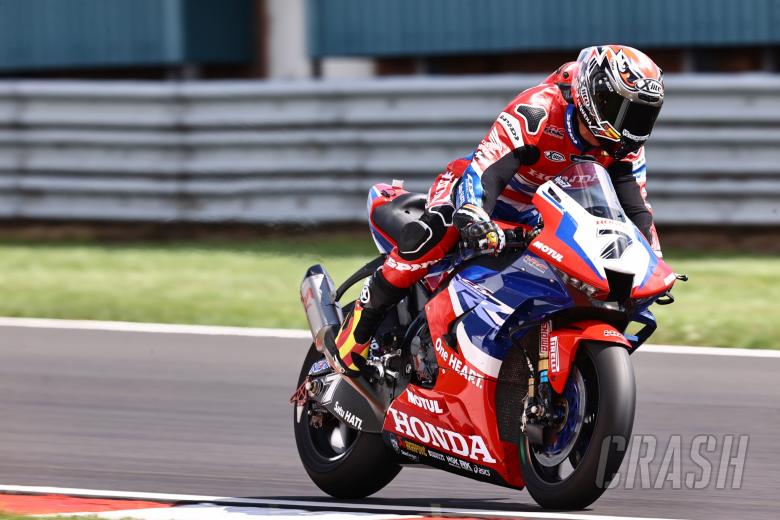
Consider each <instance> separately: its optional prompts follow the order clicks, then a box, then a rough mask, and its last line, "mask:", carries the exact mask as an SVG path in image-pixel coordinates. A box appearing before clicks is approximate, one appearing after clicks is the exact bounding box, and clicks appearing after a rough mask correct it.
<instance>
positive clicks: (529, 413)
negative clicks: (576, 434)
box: [522, 320, 560, 445]
mask: <svg viewBox="0 0 780 520" xmlns="http://www.w3.org/2000/svg"><path fill="white" fill-rule="evenodd" d="M551 333H552V321H551V320H547V321H544V322H542V324H541V327H540V331H539V362H538V363H537V366H536V370H533V367H531V366H529V368H531V370H529V376H528V396H527V397H526V400H525V411H524V414H523V419H522V427H523V430H524V432H525V434H526V435H527V436H528V438H529V440H530V441H531V444H534V445H541V444H543V432H544V428H545V427H546V426H553V425H555V424H556V423H557V422H558V421H559V420H560V417H558V414H556V413H555V407H554V405H553V390H552V386H551V385H550V381H549V378H548V371H549V369H550V355H551V354H552V356H553V359H554V360H557V355H558V352H557V350H558V345H557V340H556V338H553V337H552V335H551ZM556 362H557V361H556ZM529 365H530V361H529ZM537 381H538V385H537Z"/></svg>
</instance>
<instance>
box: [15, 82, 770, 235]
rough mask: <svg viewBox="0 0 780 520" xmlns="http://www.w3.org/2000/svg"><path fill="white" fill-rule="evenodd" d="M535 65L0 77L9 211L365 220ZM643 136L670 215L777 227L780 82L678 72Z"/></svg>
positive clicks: (483, 125) (428, 174) (467, 132)
mask: <svg viewBox="0 0 780 520" xmlns="http://www.w3.org/2000/svg"><path fill="white" fill-rule="evenodd" d="M539 79H540V78H539V77H537V76H501V77H468V78H456V79H453V78H393V79H377V80H361V81H357V82H356V81H352V82H321V81H311V82H302V83H301V82H297V83H292V82H291V83H275V82H205V81H204V82H178V83H177V82H159V83H149V82H138V83H135V82H70V81H68V82H61V81H58V82H54V81H51V82H29V81H3V82H0V218H5V219H56V220H67V221H74V220H91V221H139V222H242V223H272V222H304V223H320V222H333V221H359V220H362V219H364V218H365V197H366V194H367V191H368V189H369V187H370V186H371V185H372V184H373V183H374V182H377V181H390V180H392V179H394V178H395V179H405V180H406V182H407V187H408V188H410V189H412V190H419V191H424V190H426V189H427V187H428V186H429V184H430V182H431V181H432V179H433V178H434V176H435V175H436V173H438V172H439V171H440V170H441V169H442V168H443V167H444V166H445V165H446V164H447V162H449V161H450V160H451V159H453V158H455V157H459V156H462V155H465V154H467V153H469V152H470V151H471V150H472V149H473V148H474V146H475V145H476V144H477V143H478V142H479V140H480V139H481V137H482V136H483V135H484V133H485V132H486V130H487V129H488V127H489V126H490V124H491V123H492V121H493V119H494V118H495V116H496V115H497V113H498V112H499V111H500V110H501V108H502V107H503V106H504V105H505V104H506V103H507V102H508V100H509V99H511V98H512V97H513V96H514V95H515V94H516V93H517V92H518V91H520V90H522V89H525V88H528V87H529V86H531V85H533V84H534V83H535V82H536V81H538V80H539ZM666 84H667V96H666V99H667V101H666V104H665V106H664V109H663V111H662V115H661V117H660V119H659V123H658V125H657V127H656V131H655V132H654V134H653V136H652V139H651V143H650V144H649V145H648V190H649V192H650V199H651V202H652V203H653V206H654V208H655V211H656V216H657V219H658V221H660V222H662V223H667V224H705V225H717V224H740V225H766V224H772V225H777V224H780V149H778V145H780V78H778V77H775V76H769V75H766V76H763V75H747V76H721V75H717V76H711V75H706V76H669V77H668V78H667V80H666Z"/></svg>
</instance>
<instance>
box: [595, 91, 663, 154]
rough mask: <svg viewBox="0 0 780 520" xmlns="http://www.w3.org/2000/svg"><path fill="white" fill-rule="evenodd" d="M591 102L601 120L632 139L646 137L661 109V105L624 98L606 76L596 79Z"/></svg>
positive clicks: (636, 139) (643, 139)
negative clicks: (613, 87)
mask: <svg viewBox="0 0 780 520" xmlns="http://www.w3.org/2000/svg"><path fill="white" fill-rule="evenodd" d="M593 102H594V105H595V108H596V111H597V112H598V115H599V117H600V118H601V121H605V122H608V123H610V124H611V125H612V126H613V127H614V128H615V130H617V131H618V133H620V134H621V135H622V136H624V137H627V138H628V139H631V140H634V141H645V140H646V139H647V137H648V136H649V135H650V132H651V131H652V130H653V125H654V124H655V120H656V118H657V117H658V113H659V112H660V111H661V107H658V106H651V105H646V104H644V103H637V102H634V101H631V100H630V99H627V98H624V97H623V96H621V95H620V94H618V93H617V92H615V91H614V90H613V89H612V86H611V85H609V83H608V80H607V79H606V78H604V79H603V80H600V81H596V88H595V92H594V93H593Z"/></svg>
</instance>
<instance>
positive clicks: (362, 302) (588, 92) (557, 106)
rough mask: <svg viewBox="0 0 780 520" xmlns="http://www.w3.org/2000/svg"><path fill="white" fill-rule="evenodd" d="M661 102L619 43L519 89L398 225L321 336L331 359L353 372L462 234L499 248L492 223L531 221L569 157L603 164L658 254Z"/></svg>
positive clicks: (658, 90) (640, 64)
mask: <svg viewBox="0 0 780 520" xmlns="http://www.w3.org/2000/svg"><path fill="white" fill-rule="evenodd" d="M663 98H664V86H663V80H662V72H661V69H660V68H659V67H658V66H657V65H656V64H655V63H654V62H653V61H652V60H651V59H650V58H649V57H648V56H647V55H645V54H644V53H642V52H641V51H638V50H636V49H633V48H631V47H626V46H621V45H605V46H595V47H588V48H585V49H583V50H582V51H581V52H580V54H579V56H578V58H577V60H576V61H574V62H570V63H566V64H564V65H562V66H561V67H559V68H558V70H556V71H555V72H554V73H553V74H551V75H550V76H549V77H547V78H546V79H545V80H544V81H543V82H542V83H540V84H539V85H537V86H535V87H532V88H530V89H528V90H526V91H524V92H521V93H520V94H518V95H517V96H516V97H515V98H514V99H513V100H512V101H511V102H510V103H509V104H508V105H507V106H506V107H505V108H504V110H503V111H502V112H501V113H500V114H499V116H498V118H497V119H496V121H495V122H494V123H493V125H492V127H491V129H490V131H489V132H488V134H487V135H486V136H485V138H484V139H482V141H481V142H480V144H479V145H478V146H477V148H476V150H475V151H474V153H472V154H471V155H470V156H468V157H464V158H460V159H457V160H455V161H452V162H451V163H450V164H449V165H448V166H447V169H446V171H445V172H443V173H442V174H440V175H439V176H438V178H437V179H436V181H435V182H434V183H433V185H432V186H431V189H430V190H429V192H428V198H427V203H426V207H425V212H424V214H423V216H422V217H421V218H420V219H419V220H417V221H414V222H411V223H409V224H407V225H406V226H405V227H404V228H403V230H402V232H401V236H400V238H399V241H398V244H397V246H396V247H394V248H393V250H392V251H391V252H390V254H389V255H388V256H387V258H386V260H385V262H384V265H382V266H381V267H380V268H379V269H378V270H377V271H376V272H375V273H374V274H373V276H371V277H370V278H369V279H368V280H367V281H366V284H365V285H364V286H363V289H362V291H361V294H360V297H359V299H358V301H357V302H355V306H354V308H353V311H352V312H351V313H350V314H349V315H348V316H347V318H346V319H345V321H344V323H343V324H342V327H341V330H340V331H339V332H338V334H337V336H336V339H335V342H333V343H327V342H326V345H325V347H326V353H327V355H328V358H329V359H330V360H331V362H332V363H333V364H334V365H335V366H336V367H337V368H338V369H339V370H340V371H341V372H342V373H343V374H345V375H347V376H350V377H356V376H358V375H359V374H360V369H361V367H362V365H363V361H364V360H365V359H366V357H367V356H368V350H369V346H370V343H371V338H372V337H373V335H374V333H375V332H376V328H377V327H378V325H379V323H380V322H381V320H382V318H383V316H384V314H385V313H386V311H387V309H389V308H391V307H392V306H393V305H395V304H396V303H397V302H398V301H400V300H401V299H402V298H403V297H404V295H405V294H406V292H407V290H408V288H409V287H411V286H412V285H414V284H415V283H416V282H418V281H419V280H420V279H422V278H423V277H424V276H425V274H426V273H427V272H428V268H429V267H430V266H432V265H434V264H435V263H437V262H438V261H440V260H441V259H442V258H443V257H444V256H445V255H446V254H447V253H448V252H449V251H451V250H452V249H453V248H454V247H455V245H456V244H457V243H458V241H459V240H460V239H462V240H463V241H465V242H466V243H467V244H468V245H469V246H471V247H474V248H477V249H479V250H481V251H483V252H485V253H494V254H497V253H499V252H500V251H501V250H502V249H503V247H504V244H505V237H504V232H503V231H502V230H501V228H500V227H499V226H498V224H496V223H495V222H494V221H493V219H496V220H502V221H508V222H513V223H517V224H525V225H534V224H535V223H536V222H537V221H538V215H537V212H536V210H535V209H534V207H533V205H532V204H531V199H532V197H533V195H534V193H535V191H536V189H537V188H538V187H539V186H540V185H541V184H543V183H544V182H546V181H547V180H549V179H551V178H553V177H555V176H557V175H558V174H559V173H560V172H561V171H562V170H564V169H565V168H566V167H567V166H569V165H570V164H572V163H574V162H578V161H596V162H598V163H600V164H602V165H603V166H604V167H605V168H607V171H608V172H609V174H610V177H611V180H612V183H613V185H614V187H615V191H616V192H617V194H618V198H619V200H620V203H621V205H622V206H623V209H624V211H625V213H626V215H627V216H628V217H629V218H630V219H631V221H632V222H633V223H634V224H635V225H636V226H637V227H638V228H639V229H640V230H641V232H642V233H643V234H644V235H645V237H647V239H648V241H649V242H650V243H651V245H652V247H653V249H654V250H655V251H656V253H657V254H658V255H659V256H660V254H661V253H660V246H659V243H658V237H657V234H656V232H655V227H654V224H653V216H652V209H651V207H650V205H649V203H648V202H647V200H646V197H647V192H646V189H645V172H646V168H645V156H644V143H645V142H646V141H647V139H648V137H649V136H650V133H651V131H652V129H653V125H654V123H655V120H656V118H657V116H658V113H659V112H660V109H661V106H662V104H663ZM567 180H568V181H570V182H572V183H576V182H578V180H577V179H567Z"/></svg>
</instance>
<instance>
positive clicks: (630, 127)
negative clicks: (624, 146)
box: [617, 101, 661, 140]
mask: <svg viewBox="0 0 780 520" xmlns="http://www.w3.org/2000/svg"><path fill="white" fill-rule="evenodd" d="M627 103H628V107H627V109H626V113H625V116H624V117H623V121H622V124H621V125H620V126H619V127H618V128H617V130H618V131H619V132H622V131H623V130H627V131H628V133H630V134H631V135H630V136H626V137H629V138H631V137H632V136H636V137H640V138H641V137H644V136H647V135H650V132H651V131H652V130H653V125H654V124H655V119H656V118H657V117H658V113H659V112H660V111H661V107H654V106H650V105H644V104H642V103H633V102H631V101H627ZM640 140H641V139H640Z"/></svg>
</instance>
